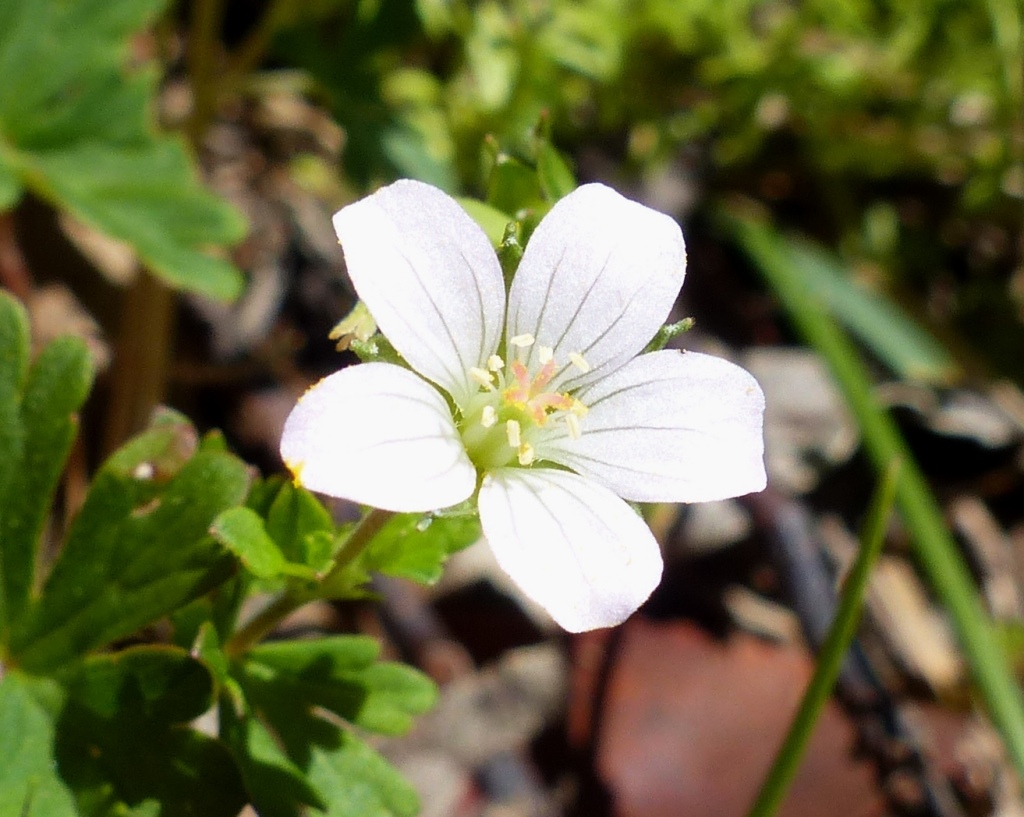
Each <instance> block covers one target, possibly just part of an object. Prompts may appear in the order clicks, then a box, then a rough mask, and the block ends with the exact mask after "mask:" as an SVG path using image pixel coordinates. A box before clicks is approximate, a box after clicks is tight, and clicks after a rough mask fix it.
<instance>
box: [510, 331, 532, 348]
mask: <svg viewBox="0 0 1024 817" xmlns="http://www.w3.org/2000/svg"><path fill="white" fill-rule="evenodd" d="M508 342H509V343H511V344H512V345H513V346H515V347H516V348H518V349H525V348H526V347H528V346H533V344H534V337H533V335H531V334H530V333H529V332H527V333H525V334H523V335H515V336H514V337H511V338H509V341H508Z"/></svg>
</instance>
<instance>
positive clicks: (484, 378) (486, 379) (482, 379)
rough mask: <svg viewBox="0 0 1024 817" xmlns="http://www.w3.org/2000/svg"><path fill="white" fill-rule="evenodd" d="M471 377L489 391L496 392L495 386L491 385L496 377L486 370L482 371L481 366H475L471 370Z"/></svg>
mask: <svg viewBox="0 0 1024 817" xmlns="http://www.w3.org/2000/svg"><path fill="white" fill-rule="evenodd" d="M469 376H470V377H471V378H472V379H473V380H475V381H476V382H477V383H479V384H480V385H481V386H483V387H484V388H485V389H487V390H488V391H493V390H494V386H493V385H491V384H492V382H493V381H494V375H493V374H491V373H490V372H489V371H487V370H486V369H481V368H480V367H479V366H473V367H472V368H471V369H470V370H469Z"/></svg>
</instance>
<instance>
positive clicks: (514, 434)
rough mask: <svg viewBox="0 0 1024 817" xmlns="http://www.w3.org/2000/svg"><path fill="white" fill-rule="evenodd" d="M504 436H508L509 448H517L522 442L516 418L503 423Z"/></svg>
mask: <svg viewBox="0 0 1024 817" xmlns="http://www.w3.org/2000/svg"><path fill="white" fill-rule="evenodd" d="M505 436H506V437H508V444H509V447H510V448H519V446H520V445H522V444H523V441H522V438H521V437H520V429H519V421H518V420H509V421H508V422H506V423H505Z"/></svg>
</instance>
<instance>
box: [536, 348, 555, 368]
mask: <svg viewBox="0 0 1024 817" xmlns="http://www.w3.org/2000/svg"><path fill="white" fill-rule="evenodd" d="M554 354H555V350H554V349H552V348H551V347H550V346H538V347H537V360H539V361H540V362H541V364H544V363H550V362H551V359H552V358H553V357H554Z"/></svg>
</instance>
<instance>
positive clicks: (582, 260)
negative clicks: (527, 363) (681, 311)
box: [507, 184, 686, 388]
mask: <svg viewBox="0 0 1024 817" xmlns="http://www.w3.org/2000/svg"><path fill="white" fill-rule="evenodd" d="M685 270H686V248H685V246H684V244H683V234H682V232H680V230H679V225H678V224H676V223H675V221H673V220H672V219H671V218H669V217H668V216H666V215H664V214H662V213H658V212H656V211H654V210H651V209H649V208H647V207H644V206H643V205H641V204H637V203H636V202H634V201H630V200H629V199H625V198H623V197H622V196H620V195H619V194H618V193H616V192H615V191H614V190H612V189H610V188H608V187H605V186H603V185H600V184H588V185H584V186H583V187H580V188H578V189H576V190H575V191H573V192H572V193H570V194H569V195H568V196H566V197H565V198H564V199H562V200H561V201H559V202H558V203H557V204H556V205H555V206H554V207H553V208H552V209H551V212H550V213H548V214H547V216H545V217H544V219H543V221H541V223H540V224H539V225H538V227H537V229H536V231H535V232H534V233H533V235H532V237H531V238H530V241H529V243H528V244H527V245H526V253H525V254H524V255H523V260H522V262H521V263H520V265H519V270H518V271H517V272H516V275H515V278H514V279H513V282H512V289H511V291H510V293H509V311H508V320H509V326H508V333H507V334H508V337H514V336H516V335H524V334H530V335H533V337H535V338H536V339H537V344H538V346H539V345H544V346H550V347H554V352H555V360H556V361H557V362H558V363H559V364H562V365H564V364H567V363H568V356H569V354H571V353H580V354H582V355H583V357H584V358H585V359H586V361H587V362H588V363H589V364H590V372H589V374H584V373H582V372H580V371H579V369H578V368H576V367H572V368H566V369H563V370H562V374H561V376H560V378H558V379H556V380H555V385H556V386H558V385H559V384H564V387H565V388H575V387H579V386H582V385H584V384H586V383H591V382H593V381H594V380H596V379H598V378H600V377H601V376H603V375H605V374H607V373H608V372H611V371H614V370H615V369H616V368H618V367H619V366H621V365H622V364H623V363H625V362H626V361H627V360H629V359H630V358H631V357H633V356H634V355H636V354H637V353H638V352H639V351H640V350H641V349H643V347H644V346H645V345H647V343H648V342H649V341H650V339H651V338H652V337H654V334H655V332H657V331H658V328H659V327H660V326H661V325H662V324H663V323H664V322H665V319H666V318H667V317H668V313H669V310H670V309H671V308H672V304H673V302H674V301H675V299H676V295H678V294H679V288H680V287H681V286H682V284H683V275H684V273H685ZM537 348H538V347H537V346H534V347H533V348H532V349H530V350H529V351H530V352H532V354H537Z"/></svg>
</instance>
